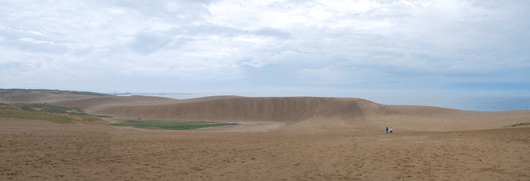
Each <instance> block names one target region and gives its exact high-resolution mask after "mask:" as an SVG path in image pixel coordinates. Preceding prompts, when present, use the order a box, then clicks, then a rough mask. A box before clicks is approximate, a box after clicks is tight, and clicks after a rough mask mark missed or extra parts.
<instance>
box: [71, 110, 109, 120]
mask: <svg viewBox="0 0 530 181" xmlns="http://www.w3.org/2000/svg"><path fill="white" fill-rule="evenodd" d="M68 115H71V116H75V117H78V118H82V119H83V121H98V120H100V119H99V118H112V116H101V115H92V114H87V113H83V112H69V113H68Z"/></svg>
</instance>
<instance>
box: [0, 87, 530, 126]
mask: <svg viewBox="0 0 530 181" xmlns="http://www.w3.org/2000/svg"><path fill="white" fill-rule="evenodd" d="M0 100H1V101H4V102H28V103H32V102H45V103H49V104H53V105H57V106H64V107H70V108H82V109H83V110H85V111H86V112H88V113H91V114H98V115H108V116H113V117H115V118H129V119H131V118H132V119H136V118H142V119H179V120H189V121H197V120H201V121H221V122H246V121H248V122H271V123H279V124H282V125H303V126H304V127H320V128H329V127H343V128H348V127H349V128H348V129H355V128H359V127H362V128H363V129H371V128H373V129H381V127H386V126H392V125H394V126H398V127H399V128H400V129H401V130H419V131H451V130H474V129H492V128H500V127H502V126H505V125H509V124H516V123H521V122H530V111H508V112H477V111H462V110H456V109H448V108H440V107H430V106H401V105H382V104H378V103H375V102H372V101H368V100H364V99H358V98H324V97H238V96H216V97H204V98H197V99H186V100H178V99H170V98H162V97H149V96H124V97H121V96H110V97H105V96H95V95H72V94H41V93H39V94H35V93H25V94H16V95H10V96H4V97H1V98H0ZM332 124H336V125H335V126H333V125H332Z"/></svg>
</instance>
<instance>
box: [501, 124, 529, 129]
mask: <svg viewBox="0 0 530 181" xmlns="http://www.w3.org/2000/svg"><path fill="white" fill-rule="evenodd" d="M526 125H530V123H517V124H512V125H506V126H503V128H511V127H516V126H526Z"/></svg>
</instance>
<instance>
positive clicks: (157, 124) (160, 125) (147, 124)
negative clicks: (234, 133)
mask: <svg viewBox="0 0 530 181" xmlns="http://www.w3.org/2000/svg"><path fill="white" fill-rule="evenodd" d="M111 125H113V126H133V127H135V128H146V129H166V130H191V129H199V128H206V127H216V126H227V125H238V124H237V123H214V122H206V121H190V122H185V121H162V120H131V119H127V120H122V122H121V123H116V124H111Z"/></svg>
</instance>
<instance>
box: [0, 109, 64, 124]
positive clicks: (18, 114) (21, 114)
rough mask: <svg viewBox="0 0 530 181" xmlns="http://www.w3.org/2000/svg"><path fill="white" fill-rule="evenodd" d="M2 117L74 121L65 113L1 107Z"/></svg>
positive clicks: (61, 121) (58, 121)
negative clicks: (58, 113)
mask: <svg viewBox="0 0 530 181" xmlns="http://www.w3.org/2000/svg"><path fill="white" fill-rule="evenodd" d="M0 118H15V119H31V120H43V121H51V122H55V123H73V121H72V119H71V118H69V117H66V116H64V115H54V114H49V113H45V112H36V111H15V110H9V109H0Z"/></svg>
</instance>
